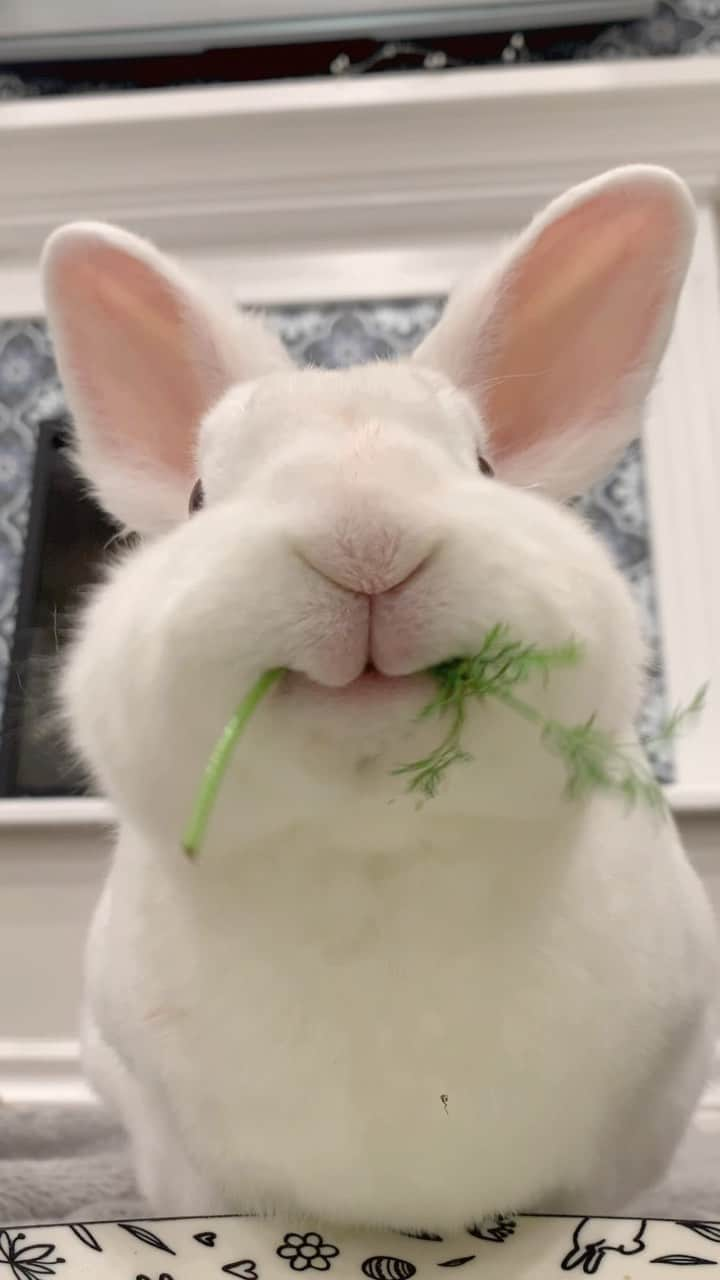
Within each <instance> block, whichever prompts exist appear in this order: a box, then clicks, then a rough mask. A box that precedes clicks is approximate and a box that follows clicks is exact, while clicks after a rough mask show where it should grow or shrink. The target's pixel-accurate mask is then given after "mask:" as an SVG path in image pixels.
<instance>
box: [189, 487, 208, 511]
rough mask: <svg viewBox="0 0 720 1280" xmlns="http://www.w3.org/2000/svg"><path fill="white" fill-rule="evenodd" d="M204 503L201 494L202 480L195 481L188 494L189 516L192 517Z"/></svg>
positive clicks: (203, 496) (203, 497) (203, 495)
mask: <svg viewBox="0 0 720 1280" xmlns="http://www.w3.org/2000/svg"><path fill="white" fill-rule="evenodd" d="M204 503H205V494H204V492H203V487H202V480H196V481H195V483H194V485H193V487H192V491H191V493H190V501H189V502H188V511H189V512H190V515H191V516H192V515H194V514H195V512H196V511H199V510H200V508H201V507H202V506H203V505H204Z"/></svg>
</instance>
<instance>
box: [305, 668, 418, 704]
mask: <svg viewBox="0 0 720 1280" xmlns="http://www.w3.org/2000/svg"><path fill="white" fill-rule="evenodd" d="M284 683H285V690H286V692H288V693H298V694H301V695H305V696H306V697H308V698H313V699H314V700H322V701H323V702H325V703H338V704H342V705H343V706H347V705H349V704H352V705H358V704H359V705H362V704H364V703H367V704H369V705H374V704H376V703H378V702H382V701H383V700H386V699H390V698H392V699H393V700H395V699H397V698H404V697H408V696H410V695H413V696H414V695H416V694H417V693H418V691H420V692H425V693H426V694H427V690H428V688H430V687H431V686H432V681H431V679H430V677H429V676H428V675H426V674H424V673H418V674H416V675H407V676H388V675H385V674H384V673H383V672H382V671H380V670H378V668H377V667H376V666H375V665H374V663H372V662H368V664H367V665H366V667H365V669H364V670H363V671H361V673H360V675H358V676H355V678H354V679H353V680H349V681H348V682H347V683H346V684H342V685H333V686H330V685H325V684H320V683H319V682H318V681H315V680H311V679H310V677H309V676H305V675H301V674H298V673H295V672H291V673H289V674H288V676H287V677H286V679H285V682H284Z"/></svg>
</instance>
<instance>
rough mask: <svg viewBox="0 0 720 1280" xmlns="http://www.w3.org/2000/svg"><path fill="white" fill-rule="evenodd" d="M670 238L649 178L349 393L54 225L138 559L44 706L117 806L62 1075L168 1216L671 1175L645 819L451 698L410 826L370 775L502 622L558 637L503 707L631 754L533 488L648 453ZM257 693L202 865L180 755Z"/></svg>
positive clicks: (59, 344) (683, 866)
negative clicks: (69, 1067) (86, 1100)
mask: <svg viewBox="0 0 720 1280" xmlns="http://www.w3.org/2000/svg"><path fill="white" fill-rule="evenodd" d="M693 231H694V215H693V209H692V204H691V201H690V199H689V196H688V194H687V191H686V189H685V187H684V186H683V184H682V183H681V182H680V181H679V180H678V179H677V178H675V177H674V176H673V175H672V174H670V173H667V172H665V171H664V170H660V169H655V168H645V167H633V168H628V169H623V170H619V171H616V172H613V173H610V174H608V175H605V176H603V177H601V178H599V179H597V180H595V181H593V182H590V183H587V184H585V185H583V186H580V187H578V188H576V189H575V190H573V191H571V192H570V193H569V194H568V195H566V196H564V197H563V198H561V199H559V200H557V201H556V202H555V203H553V204H552V205H551V206H550V207H549V209H548V210H547V211H546V212H545V213H543V214H542V215H541V216H540V218H539V219H537V220H536V221H535V222H534V223H533V224H532V225H531V227H530V229H529V230H528V231H527V232H526V233H525V235H524V236H523V237H522V238H521V239H520V241H519V243H518V244H517V246H516V248H515V250H514V252H513V253H512V254H511V255H510V256H509V258H508V259H507V261H506V262H505V263H504V264H503V265H502V266H501V268H500V269H499V271H498V273H497V274H496V275H495V276H494V278H492V279H491V280H490V281H489V282H485V283H482V282H478V281H476V280H471V281H469V282H467V283H466V284H465V285H464V287H463V288H462V289H461V290H460V291H459V292H458V293H457V294H456V295H454V296H453V298H452V299H451V301H450V302H449V305H448V307H447V309H446V312H445V315H444V317H443V318H442V319H441V321H440V323H439V324H438V326H437V328H436V330H435V331H434V332H433V333H432V334H431V335H430V336H429V337H428V338H427V339H426V340H425V341H424V342H423V343H422V345H421V346H420V348H419V350H418V351H417V353H416V355H415V357H414V358H413V359H409V360H402V361H398V362H393V363H377V364H373V365H371V366H369V367H366V368H353V369H349V370H346V371H344V372H330V371H322V370H317V369H311V370H305V371H298V370H296V369H295V368H293V367H292V366H291V364H290V361H289V359H288V357H287V356H286V354H285V353H284V351H283V350H282V348H281V346H280V344H279V342H278V341H277V340H276V339H275V338H274V337H272V336H270V335H269V334H268V333H267V332H265V331H264V330H263V329H262V327H261V326H260V323H259V321H258V320H257V319H254V318H251V317H249V316H240V317H235V316H233V315H231V314H230V311H229V309H228V311H227V314H226V313H225V312H223V309H222V307H221V306H219V305H218V304H216V303H214V302H211V301H208V300H206V298H205V296H204V294H203V292H202V291H201V290H199V289H198V288H197V286H196V285H195V284H194V283H193V282H192V281H190V280H188V279H186V277H185V275H184V273H183V272H182V271H181V270H180V269H179V268H178V267H177V266H175V265H173V264H172V263H171V262H169V261H167V260H166V259H165V258H164V257H162V256H161V255H160V254H159V253H158V252H157V251H156V250H155V249H154V248H153V247H152V246H150V245H149V244H146V243H145V242H143V241H141V240H138V239H136V238H135V237H134V236H132V235H129V234H127V233H125V232H123V231H120V230H117V229H115V228H113V227H107V226H102V225H95V224H77V225H71V226H69V227H65V228H62V229H60V230H59V231H57V232H55V233H54V234H53V235H52V237H51V238H50V241H49V243H48V245H47V247H46V251H45V256H44V272H45V285H46V295H47V304H48V312H49V316H50V320H51V325H52V332H53V336H54V340H55V343H56V348H57V355H58V360H59V365H60V370H61V374H62V377H63V380H64V384H65V388H66V391H67V395H68V398H69V403H70V406H71V408H72V411H73V414H74V417H75V423H76V429H77V440H78V454H79V464H80V466H81V467H82V469H83V471H84V474H85V475H86V477H87V479H88V481H89V483H90V485H91V486H92V487H93V489H94V491H95V492H96V493H97V495H98V497H99V499H100V501H101V502H102V503H104V505H105V506H106V507H107V509H108V510H109V511H110V512H112V513H113V514H114V515H115V516H116V517H117V519H118V520H119V521H120V522H122V523H123V524H124V525H126V526H129V527H131V528H132V529H134V530H136V531H138V532H139V533H140V534H141V542H140V544H139V545H138V546H136V547H135V548H134V549H133V550H131V551H130V552H129V553H128V554H127V555H126V556H124V557H123V558H122V559H121V560H120V563H118V564H117V565H116V566H115V567H114V568H113V569H112V571H111V572H110V573H109V576H108V578H107V581H106V582H105V583H104V584H103V585H102V586H101V587H100V589H99V590H98V591H97V592H96V594H95V596H94V598H93V599H92V600H91V602H90V604H89V607H88V608H87V610H86V612H85V613H84V616H83V618H82V621H81V623H80V626H79V631H78V635H77V638H76V641H75V643H74V646H73V649H72V652H71V655H70V659H69V664H68V666H67V669H66V673H65V678H64V684H63V697H64V703H65V706H66V708H67V712H68V715H69V719H70V722H71V725H72V730H73V734H74V741H75V743H76V744H77V747H78V749H79V750H80V752H81V753H82V755H83V757H84V758H85V759H86V760H87V761H88V762H89V764H90V765H91V766H92V768H93V769H94V771H95V773H96V775H97V778H98V780H99V782H100V784H101V786H102V788H103V789H104V791H105V792H106V793H107V795H108V796H109V797H111V799H112V801H113V803H114V805H115V807H116V810H117V814H118V820H119V832H118V838H117V850H116V854H115V857H114V862H113V867H112V870H111V873H110V876H109V880H108V883H107V886H106V889H105V892H104V894H103V897H102V901H101V904H100V906H99V909H98V912H97V916H96V919H95V924H94V927H93V929H92V935H91V940H90V944H89V950H88V957H87V1004H86V1018H85V1022H86V1029H85V1040H86V1061H87V1067H88V1071H89V1074H90V1076H91V1078H92V1080H93V1081H94V1082H95V1084H96V1086H97V1088H98V1089H99V1091H100V1092H101V1093H102V1094H103V1095H104V1096H105V1097H106V1098H107V1099H109V1100H110V1101H111V1102H112V1103H113V1104H114V1105H115V1107H116V1108H117V1109H118V1111H119V1112H120V1114H121V1115H122V1117H123V1119H124V1122H125V1124H126V1125H127V1128H128V1130H129V1132H130V1135H131V1139H132V1143H133V1148H134V1154H135V1161H136V1167H137V1173H138V1178H139V1182H140V1186H141V1189H142V1192H143V1193H144V1195H145V1196H146V1197H147V1199H148V1200H149V1202H150V1204H151V1205H152V1207H153V1209H154V1210H155V1211H156V1212H158V1213H165V1212H172V1213H177V1214H182V1213H188V1214H198V1213H207V1212H210V1211H236V1210H237V1211H244V1212H248V1211H260V1212H272V1211H285V1212H287V1213H290V1214H295V1215H304V1216H309V1217H319V1218H325V1219H330V1220H333V1219H335V1220H340V1221H345V1222H350V1223H356V1224H362V1225H373V1224H374V1225H382V1224H384V1225H388V1226H392V1227H395V1228H398V1229H407V1230H411V1229H415V1228H427V1229H434V1230H436V1231H438V1230H440V1231H443V1230H446V1229H447V1230H449V1229H453V1228H458V1227H460V1226H462V1225H464V1224H470V1223H472V1222H475V1221H478V1220H480V1218H481V1217H482V1216H483V1215H485V1214H491V1213H493V1212H495V1211H497V1210H501V1209H504V1208H506V1207H511V1208H517V1209H523V1210H526V1211H528V1210H533V1209H544V1208H546V1207H548V1206H549V1207H553V1208H556V1209H562V1208H563V1207H572V1208H575V1209H577V1208H578V1206H581V1207H584V1209H585V1211H586V1212H595V1213H598V1212H607V1211H612V1208H613V1207H616V1206H621V1205H622V1204H623V1202H624V1200H625V1199H626V1197H629V1196H630V1195H631V1194H635V1193H637V1192H638V1191H640V1190H642V1188H644V1187H645V1186H646V1185H647V1184H649V1183H650V1182H652V1181H653V1180H654V1179H656V1178H657V1177H658V1176H659V1175H660V1174H661V1173H662V1171H663V1169H664V1167H665V1165H666V1163H667V1161H668V1160H669V1158H670V1156H671V1154H672V1152H673V1150H674V1148H675V1146H676V1144H677V1142H678V1139H679V1137H680V1135H681V1134H682V1132H683V1129H684V1127H685V1125H686V1123H687V1121H688V1118H689V1116H690V1114H691V1111H692V1109H693V1106H694V1104H695V1102H696V1100H697V1097H698V1094H699V1092H700V1090H701V1087H702V1084H703V1080H704V1077H705V1074H706V1068H707V1063H708V1055H709V1050H710V1045H711V1041H712V1038H713V1029H712V1017H711V1013H710V1009H711V1000H712V996H713V988H714V984H715V978H716V972H717V966H716V942H715V927H714V923H713V921H712V918H711V912H710V909H709V906H708V904H707V901H706V899H705V896H704V894H703V891H702V889H701V887H700V885H699V883H698V881H697V879H696V877H695V874H694V873H693V871H692V870H691V868H690V866H689V864H688V862H687V860H686V858H685V856H684V854H683V851H682V849H681V847H680V844H679V842H678V838H677V835H676V833H675V830H674V828H673V825H672V822H671V820H670V819H667V820H664V819H659V818H658V817H657V815H653V814H651V813H650V811H649V810H648V809H644V808H643V807H642V806H641V805H640V806H638V807H636V808H635V809H634V810H631V811H629V812H628V810H627V809H626V807H625V806H624V805H623V803H622V801H621V800H619V799H617V798H615V797H614V796H611V795H604V794H599V793H595V794H593V795H591V796H589V797H588V798H586V799H585V800H583V801H577V800H575V801H571V800H569V799H568V798H567V796H566V794H565V791H564V786H565V774H564V771H563V767H562V765H561V763H560V762H559V761H558V760H557V759H556V758H555V757H553V756H552V755H551V754H550V752H549V751H548V750H547V749H546V747H545V746H543V745H542V744H541V742H540V741H539V737H538V732H537V729H536V728H535V727H534V726H533V725H530V724H526V723H525V722H524V721H523V720H522V719H521V718H520V717H519V716H518V715H516V714H515V713H514V712H513V711H511V710H509V709H506V708H504V707H502V706H501V705H499V704H493V705H485V704H476V705H475V706H474V708H473V709H472V711H471V713H470V716H469V720H468V723H467V726H466V733H465V737H464V745H465V746H466V747H467V749H468V750H469V751H470V752H471V753H472V756H473V759H474V763H473V764H471V765H457V767H455V769H454V770H453V771H451V774H450V775H449V776H448V779H447V783H446V785H445V787H444V788H443V789H442V791H441V793H440V794H439V795H438V797H437V798H436V799H434V800H432V801H428V802H427V803H426V804H424V805H423V806H422V807H420V808H418V807H417V806H416V804H415V802H414V801H413V799H412V798H410V797H408V796H407V795H406V794H405V793H404V790H403V787H404V782H403V780H402V779H401V778H398V777H397V776H394V775H393V772H392V770H393V769H394V767H395V766H397V765H398V764H402V763H404V762H406V761H408V760H412V759H414V758H417V757H418V756H420V755H421V754H423V753H424V752H425V751H426V750H428V749H432V748H433V747H434V746H436V745H437V743H438V738H439V735H440V734H441V731H442V725H441V723H440V722H439V721H430V722H428V721H422V722H420V723H418V722H417V720H416V715H417V713H418V712H419V710H420V709H421V708H422V707H423V705H424V704H425V702H426V701H427V699H428V696H429V694H430V692H431V690H432V688H433V687H434V686H433V685H432V684H431V683H430V680H429V677H427V676H425V675H422V674H419V673H422V672H423V671H425V669H426V668H428V667H429V666H430V665H432V664H435V663H437V662H439V661H441V660H443V659H446V658H448V657H452V656H457V655H463V654H467V653H472V652H474V651H476V650H477V648H478V646H479V645H480V643H481V641H482V638H483V637H484V635H485V633H486V632H487V630H488V629H489V628H490V627H492V626H493V625H494V624H496V623H498V622H502V623H505V624H507V626H508V627H509V628H510V631H511V632H512V635H513V636H514V637H517V638H520V639H522V640H525V641H527V642H532V643H538V644H542V645H556V644H564V643H565V642H566V641H567V640H569V639H570V638H573V637H574V638H575V639H576V640H577V641H579V642H580V643H581V644H582V646H583V647H584V656H583V660H582V661H581V662H580V663H579V665H577V666H575V667H573V668H568V669H565V670H563V671H562V672H558V673H557V674H555V675H553V676H552V678H551V679H550V680H549V682H548V683H547V686H546V687H543V686H542V685H541V684H540V683H538V685H537V687H535V686H527V687H526V686H524V687H523V693H524V695H525V694H526V696H527V697H528V699H529V700H533V699H534V700H535V702H536V704H537V705H539V706H540V705H542V706H543V707H544V709H545V710H546V711H547V712H548V714H552V715H554V716H557V717H559V718H561V719H563V720H565V721H570V722H577V721H580V720H582V719H584V718H586V717H588V716H590V715H591V714H593V713H596V714H597V717H598V723H599V724H600V725H601V726H602V727H604V728H605V729H607V730H608V731H612V732H616V733H617V734H618V735H619V736H620V737H621V738H623V739H627V738H628V737H631V736H632V732H633V730H632V725H633V721H634V718H635V715H636V712H637V709H638V701H639V697H640V694H641V687H642V675H641V673H642V667H643V660H644V653H643V647H642V644H641V640H640V635H639V630H638V623H637V619H636V615H635V610H634V607H633V605H632V603H631V600H630V597H629V594H628V591H627V589H626V586H625V584H624V582H623V580H622V578H621V576H620V574H619V573H618V572H617V571H616V569H615V568H614V567H613V566H612V565H611V563H610V560H609V557H608V556H607V554H606V553H605V551H604V550H603V548H602V547H601V546H600V545H599V544H598V543H597V542H596V540H595V539H594V537H593V536H592V534H591V533H590V532H589V531H588V530H587V529H586V528H585V527H584V525H583V524H582V522H581V521H580V520H579V519H578V518H577V517H576V515H574V514H573V513H572V512H571V511H570V510H568V509H567V507H566V506H565V505H563V500H565V499H566V498H567V497H568V496H570V495H572V494H575V493H576V492H578V491H579V490H581V489H583V488H584V487H586V486H587V485H588V484H589V483H590V482H591V481H593V480H594V479H595V478H596V477H598V476H599V475H601V474H602V473H603V472H605V471H606V470H607V469H608V468H609V467H610V466H611V465H612V464H613V462H614V461H615V459H617V457H618V456H619V454H620V453H621V451H622V449H623V448H624V446H625V445H626V444H627V443H628V441H629V440H631V439H632V438H633V437H634V436H636V435H637V434H638V432H639V430H640V426H641V411H642V406H643V402H644V400H645V397H646V395H647V392H648V390H649V388H650V385H651V382H652V379H653V376H654V372H655V369H656V366H657V365H658V362H659V360H660V357H661V355H662V353H663V349H664V347H665V344H666V340H667V338H668V334H669V332H670V328H671V324H672V319H673V314H674V311H675V306H676V301H677V297H678V293H679V291H680V288H681V286H682V282H683V278H684V275H685V271H686V267H687V263H688V258H689V254H690V249H691V244H692V240H693ZM681 425H682V424H680V423H679V424H678V429H681ZM481 460H484V461H481ZM487 464H490V466H491V467H492V468H494V471H495V475H494V476H492V475H491V474H489V467H488V465H487ZM198 479H200V480H201V485H202V489H201V490H200V489H199V488H195V489H194V486H195V485H196V481H197V480H198ZM193 490H194V495H195V496H194V499H193V503H192V506H193V508H198V507H200V506H201V504H202V502H203V499H204V505H203V506H202V509H200V510H197V514H191V515H190V516H188V499H189V495H190V494H191V491H193ZM278 666H281V667H286V668H288V669H289V672H290V673H291V674H289V675H288V676H287V677H286V678H284V680H283V682H282V683H281V684H280V685H279V686H277V687H276V689H275V690H274V691H273V692H272V693H271V694H270V695H269V696H268V698H267V700H266V702H265V703H263V705H262V706H261V707H260V708H259V710H258V711H257V713H256V717H255V719H254V720H253V722H252V725H251V727H250V728H249V729H248V732H247V734H246V735H245V737H244V738H243V740H242V742H241V743H240V745H239V747H238V750H237V753H236V755H235V757H234V760H233V763H232V766H231V769H230V772H229V773H228V776H227V778H226V780H225V783H224V785H223V787H222V789H221V793H220V798H219V802H218V805H217V808H216V811H215V812H214V814H213V816H212V821H211V825H210V828H209V832H208V837H207V841H206V843H205V846H204V848H203V850H202V854H201V856H200V858H199V860H197V861H196V862H195V863H191V862H189V861H188V860H187V859H186V858H185V857H184V856H183V854H182V852H181V849H180V842H181V834H182V831H183V828H184V826H185V824H186V822H187V819H188V817H189V813H190V809H191V807H192V802H193V798H194V796H195V794H196V792H197V788H198V785H199V782H200V779H201V776H202V773H203V770H204V767H205V764H206V762H207V759H208V756H209V753H210V751H211V749H212V747H213V745H214V743H215V741H216V739H217V737H218V735H219V733H220V731H221V730H222V728H223V726H224V725H225V723H226V721H227V720H228V718H229V716H230V715H231V713H232V711H233V710H234V708H235V706H236V705H237V703H238V702H239V701H240V699H241V698H242V697H243V696H244V694H245V693H246V692H247V691H248V690H249V688H250V687H251V686H252V685H253V683H254V682H255V681H256V679H257V678H258V677H259V675H260V674H261V673H262V672H263V671H264V670H266V669H268V668H271V667H278Z"/></svg>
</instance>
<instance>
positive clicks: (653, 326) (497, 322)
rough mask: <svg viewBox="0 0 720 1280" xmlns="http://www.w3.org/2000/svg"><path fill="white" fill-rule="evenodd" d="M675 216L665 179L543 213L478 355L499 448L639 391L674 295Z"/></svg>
mask: <svg viewBox="0 0 720 1280" xmlns="http://www.w3.org/2000/svg"><path fill="white" fill-rule="evenodd" d="M679 221H680V219H679V217H678V207H677V203H676V201H674V200H669V199H668V197H667V193H666V192H664V191H663V190H662V189H661V190H659V191H658V190H655V191H654V190H652V189H650V190H648V191H646V192H645V193H643V195H639V194H638V193H637V192H633V193H631V198H629V197H628V193H626V192H624V191H623V190H622V189H615V190H611V191H606V192H604V193H602V194H599V195H597V196H595V197H594V198H592V199H590V200H588V201H587V202H586V203H583V204H581V205H579V206H578V207H575V208H571V209H570V210H569V211H568V212H567V213H566V214H565V215H562V216H560V217H559V218H557V219H556V220H555V221H553V222H551V223H550V224H549V225H548V226H547V227H545V229H544V230H541V232H540V234H539V235H538V236H537V238H536V239H535V240H534V242H533V243H532V244H531V245H530V246H529V248H528V250H527V251H526V252H525V253H524V254H523V255H521V257H520V258H519V260H518V261H517V262H516V263H515V265H514V267H513V268H512V269H511V271H510V273H509V275H508V277H507V278H506V279H505V280H504V281H503V282H502V284H501V288H500V293H499V297H498V299H497V304H496V306H495V308H494V312H493V315H492V317H491V322H490V326H489V330H488V331H487V332H486V333H485V335H484V342H483V345H484V346H485V350H484V351H482V350H481V351H480V352H479V353H478V363H479V365H480V369H481V373H480V381H481V385H482V387H483V391H482V401H483V405H482V407H483V412H484V415H485V417H486V420H487V423H488V425H489V428H490V432H491V436H492V438H493V440H494V441H495V443H496V448H497V450H498V456H499V457H507V456H512V455H514V454H517V453H522V452H525V451H526V450H528V449H530V448H532V447H533V446H535V445H537V444H539V443H541V442H542V441H543V440H544V439H545V438H547V437H548V436H552V435H554V434H560V433H565V432H567V431H568V430H569V429H573V428H578V427H588V426H591V425H593V424H597V425H598V426H601V424H602V423H603V422H605V421H606V420H607V419H608V418H609V417H610V416H611V415H612V414H613V413H616V412H618V411H620V410H622V409H623V408H625V407H627V403H628V398H629V399H630V400H632V399H634V398H638V399H641V398H642V396H644V394H645V392H646V390H647V385H642V384H645V383H646V382H648V381H649V376H651V374H652V371H653V368H654V364H655V360H656V357H657V355H658V354H659V353H658V351H657V347H658V344H662V343H663V342H664V339H665V336H666V335H665V332H664V331H662V330H663V314H664V309H665V306H666V304H667V302H668V301H669V300H671V301H672V300H674V299H673V293H674V288H675V284H676V276H677V243H678V233H679V231H680V230H681V227H680V226H679V225H678V224H679ZM683 266H684V263H683ZM648 364H649V365H650V366H651V367H650V370H649V375H648V378H647V379H644V378H642V373H643V368H644V367H645V366H647V365H648ZM632 375H641V378H640V380H641V385H640V386H638V385H634V386H633V385H632V383H633V381H634V379H632ZM638 393H639V396H638Z"/></svg>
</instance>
